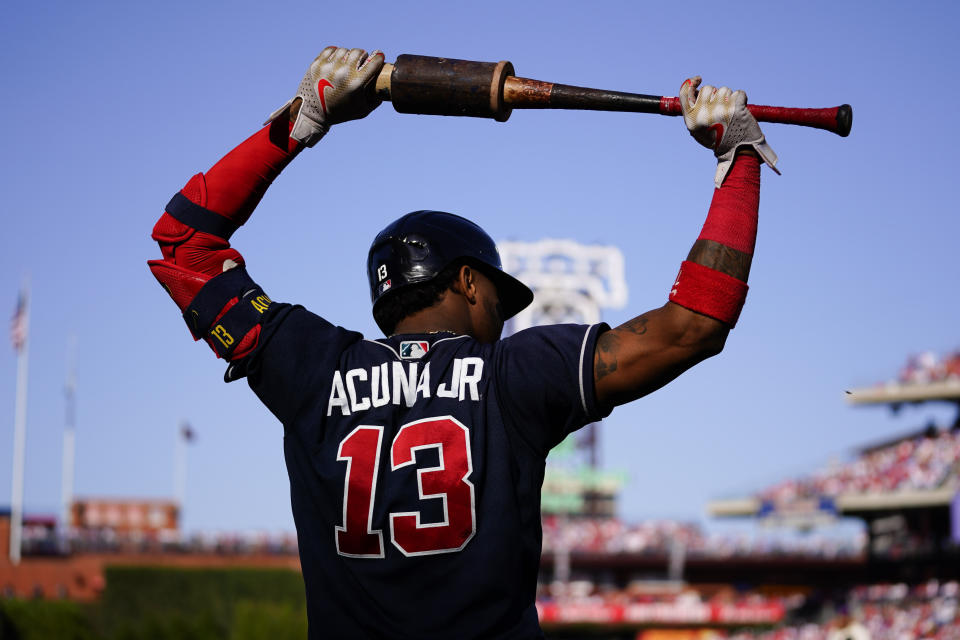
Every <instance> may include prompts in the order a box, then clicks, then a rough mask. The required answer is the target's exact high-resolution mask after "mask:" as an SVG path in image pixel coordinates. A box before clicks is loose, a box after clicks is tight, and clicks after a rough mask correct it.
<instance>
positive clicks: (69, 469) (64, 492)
mask: <svg viewBox="0 0 960 640" xmlns="http://www.w3.org/2000/svg"><path fill="white" fill-rule="evenodd" d="M76 353H77V336H76V335H71V336H70V340H69V342H68V343H67V383H66V385H65V386H64V395H65V403H66V416H65V421H64V430H63V477H62V484H61V492H60V493H61V499H62V500H63V504H62V511H61V521H60V523H61V527H62V530H63V531H66V530H67V529H68V528H69V526H70V505H71V503H72V502H73V479H74V477H73V476H74V471H73V468H74V456H75V455H76V453H75V452H76V430H75V427H76V422H77V405H76V390H77V371H76Z"/></svg>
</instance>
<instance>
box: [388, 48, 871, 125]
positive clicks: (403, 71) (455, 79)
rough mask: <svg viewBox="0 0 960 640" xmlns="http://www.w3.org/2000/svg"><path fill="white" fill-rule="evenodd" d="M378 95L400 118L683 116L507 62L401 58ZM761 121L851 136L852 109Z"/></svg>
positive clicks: (764, 114) (676, 109) (667, 104)
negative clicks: (571, 112) (524, 71)
mask: <svg viewBox="0 0 960 640" xmlns="http://www.w3.org/2000/svg"><path fill="white" fill-rule="evenodd" d="M375 90H376V93H377V96H378V97H379V98H380V99H382V100H389V101H391V102H392V103H393V107H394V109H396V110H397V111H398V112H400V113H421V114H431V115H447V116H473V117H480V118H493V119H494V120H497V121H499V122H504V121H506V120H507V118H509V117H510V112H511V111H512V110H513V109H588V110H594V111H629V112H634V113H658V114H661V115H665V116H679V115H681V111H680V99H679V98H672V97H665V96H664V97H661V96H653V95H643V94H639V93H625V92H622V91H608V90H605V89H589V88H585V87H575V86H572V85H566V84H557V83H553V82H543V81H541V80H531V79H529V78H519V77H517V76H515V75H514V70H513V65H512V64H511V63H509V62H507V61H505V60H504V61H500V62H473V61H470V60H455V59H453V58H433V57H429V56H415V55H401V56H398V57H397V61H396V62H395V63H394V64H386V65H384V67H383V70H382V71H381V72H380V75H379V76H378V77H377V81H376V87H375ZM748 108H749V109H750V112H751V113H752V114H753V115H754V117H755V118H756V119H757V120H759V121H760V122H779V123H782V124H795V125H801V126H805V127H814V128H817V129H824V130H826V131H832V132H833V133H836V134H837V135H840V136H844V137H845V136H847V135H849V134H850V127H851V125H852V124H853V110H852V109H851V107H850V105H848V104H844V105H841V106H839V107H829V108H824V109H798V108H791V107H770V106H763V105H755V104H751V105H748Z"/></svg>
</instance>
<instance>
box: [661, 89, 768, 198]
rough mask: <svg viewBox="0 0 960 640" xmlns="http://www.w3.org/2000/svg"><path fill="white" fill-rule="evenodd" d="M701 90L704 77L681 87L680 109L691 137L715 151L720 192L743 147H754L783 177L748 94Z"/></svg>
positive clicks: (716, 180)
mask: <svg viewBox="0 0 960 640" xmlns="http://www.w3.org/2000/svg"><path fill="white" fill-rule="evenodd" d="M699 86H700V76H696V77H694V78H688V79H687V80H685V81H684V82H683V85H681V86H680V108H681V110H682V111H683V121H684V122H685V123H686V124H687V129H688V130H689V131H690V135H692V136H693V138H694V140H696V141H697V142H699V143H700V144H702V145H703V146H705V147H707V148H708V149H713V153H714V155H715V156H717V160H718V162H717V173H716V175H715V176H714V180H713V181H714V184H716V185H717V187H718V188H719V187H720V185H721V184H723V179H724V178H725V177H726V175H727V171H729V170H730V165H731V163H732V162H733V156H734V154H735V153H736V152H737V149H738V148H740V147H743V146H747V147H752V148H753V149H754V150H755V151H756V152H757V155H759V156H760V158H761V159H762V160H763V161H764V162H766V163H767V164H768V165H770V168H771V169H773V170H774V171H776V172H777V173H780V170H779V169H777V154H776V153H774V151H773V149H771V148H770V145H768V144H767V141H766V139H765V138H764V137H763V132H762V131H760V125H758V124H757V120H756V118H754V117H753V114H752V113H750V110H749V109H747V94H746V93H744V92H743V91H731V90H730V89H728V88H727V87H720V88H719V89H717V88H714V87H711V86H710V85H704V86H703V87H700V90H699V91H697V87H699Z"/></svg>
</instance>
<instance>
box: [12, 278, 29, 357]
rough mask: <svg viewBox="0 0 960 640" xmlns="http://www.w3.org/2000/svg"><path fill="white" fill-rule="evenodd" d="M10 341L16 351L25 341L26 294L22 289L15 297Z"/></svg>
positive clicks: (21, 347)
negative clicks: (15, 304)
mask: <svg viewBox="0 0 960 640" xmlns="http://www.w3.org/2000/svg"><path fill="white" fill-rule="evenodd" d="M10 342H12V343H13V348H14V350H16V351H18V352H19V351H20V350H21V349H23V345H25V344H26V342H27V294H26V292H23V291H21V292H20V295H19V296H18V297H17V308H16V309H15V310H14V312H13V319H11V320H10Z"/></svg>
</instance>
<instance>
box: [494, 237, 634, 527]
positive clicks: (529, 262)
mask: <svg viewBox="0 0 960 640" xmlns="http://www.w3.org/2000/svg"><path fill="white" fill-rule="evenodd" d="M497 248H498V249H499V251H500V257H501V260H502V261H503V268H504V270H506V271H507V272H509V273H511V274H512V275H513V276H515V277H516V278H518V279H519V280H521V281H523V282H524V283H525V284H526V285H527V286H528V287H530V288H531V289H532V290H533V292H534V299H533V303H532V304H531V305H530V306H529V307H527V308H526V309H524V310H523V311H522V312H520V313H519V314H517V315H516V316H515V317H514V318H513V319H511V320H510V322H509V323H508V325H507V333H516V332H518V331H522V330H523V329H527V328H529V327H533V326H540V325H547V324H558V323H562V322H575V323H583V324H595V323H597V322H600V319H601V315H602V314H601V311H602V310H603V309H619V308H622V307H623V306H624V305H626V303H627V281H626V277H625V273H624V259H623V253H622V252H621V251H620V249H619V248H617V247H614V246H609V245H585V244H580V243H577V242H574V241H572V240H558V239H544V240H540V241H538V242H501V243H499V244H498V247H497ZM577 443H578V445H579V446H578V447H574V446H573V441H571V442H568V443H565V445H561V446H560V447H558V448H557V449H556V450H555V454H559V456H558V455H554V458H555V459H556V458H558V457H568V458H569V457H572V456H571V454H572V453H573V450H574V449H575V448H580V449H585V450H586V451H587V455H588V460H587V464H588V467H589V469H590V470H591V471H593V472H596V469H597V467H598V466H599V460H598V455H597V454H598V451H599V438H598V433H597V426H596V425H595V424H591V425H588V426H587V427H585V428H584V429H583V430H581V431H580V432H579V433H578V434H577ZM588 475H590V474H588ZM590 477H591V478H594V479H596V478H597V475H596V473H594V474H592V475H590ZM586 484H590V482H587V483H586ZM583 489H584V492H583V493H584V494H586V495H588V496H589V495H591V494H593V495H594V497H598V494H597V492H596V491H595V489H596V487H593V488H591V487H590V486H585V487H583ZM587 503H588V504H586V505H581V506H580V507H579V508H578V509H580V508H583V507H586V510H587V511H589V512H594V511H596V508H597V507H598V504H597V500H595V499H591V500H587ZM574 510H577V509H574Z"/></svg>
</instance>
